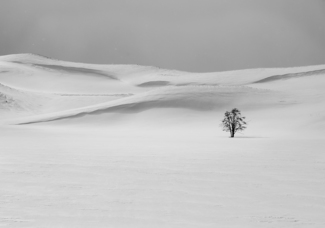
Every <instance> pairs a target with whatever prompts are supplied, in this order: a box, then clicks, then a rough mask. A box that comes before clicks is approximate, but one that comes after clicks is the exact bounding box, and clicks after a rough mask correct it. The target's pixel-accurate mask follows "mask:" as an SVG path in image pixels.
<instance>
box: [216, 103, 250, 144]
mask: <svg viewBox="0 0 325 228" xmlns="http://www.w3.org/2000/svg"><path fill="white" fill-rule="evenodd" d="M245 125H247V123H246V122H245V117H242V116H241V113H240V111H239V110H238V109H237V108H234V109H233V110H231V111H230V112H228V111H227V112H226V113H225V117H224V119H223V120H222V127H223V130H224V131H229V132H230V136H231V138H233V137H234V136H235V133H236V132H237V131H243V130H245V129H246V126H245Z"/></svg>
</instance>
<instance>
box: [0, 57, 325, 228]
mask: <svg viewBox="0 0 325 228" xmlns="http://www.w3.org/2000/svg"><path fill="white" fill-rule="evenodd" d="M324 88H325V65H319V66H306V67H294V68H283V69H281V68H279V69H275V68H272V69H247V70H237V71H229V72H215V73H190V72H181V71H176V70H166V69H160V68H156V67H149V66H138V65H95V64H84V63H73V62H65V61H60V60H55V59H50V58H47V57H42V56H38V55H32V54H19V55H8V56H0V117H1V119H0V122H1V126H0V130H1V134H0V183H1V188H0V227H33V228H34V227H78V228H79V227H232V228H233V227H238V228H239V227H249V228H251V227H258V228H259V227H276V228H281V227H283V228H290V227H319V228H323V227H325V216H324V215H325V195H324V192H325V150H324V148H325V130H324V129H325V112H324V111H325V89H324ZM232 108H238V109H240V110H241V111H242V114H243V115H244V116H246V118H247V120H248V126H247V130H246V131H244V132H243V133H237V134H236V136H235V138H229V133H228V132H223V131H222V128H221V127H220V123H221V120H222V118H223V115H224V112H225V111H227V110H228V111H229V110H230V109H232Z"/></svg>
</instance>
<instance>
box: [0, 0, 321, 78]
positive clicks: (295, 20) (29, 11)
mask: <svg viewBox="0 0 325 228" xmlns="http://www.w3.org/2000/svg"><path fill="white" fill-rule="evenodd" d="M14 53H36V54H42V55H45V56H49V57H53V58H58V59H62V60H69V61H76V62H88V63H105V64H110V63H118V64H141V65H153V66H158V67H162V68H169V69H178V70H186V71H197V72H208V71H223V70H234V69H243V68H256V67H288V66H301V65H314V64H325V1H324V0H1V4H0V55H6V54H14Z"/></svg>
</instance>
